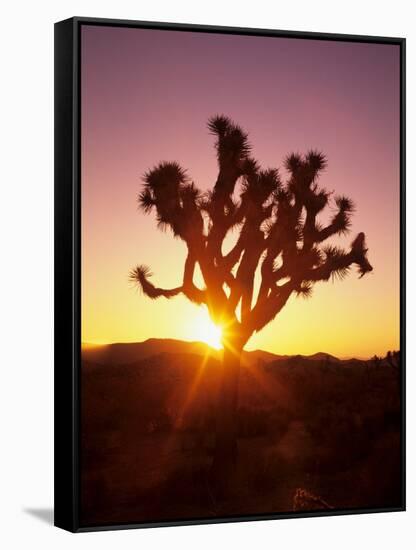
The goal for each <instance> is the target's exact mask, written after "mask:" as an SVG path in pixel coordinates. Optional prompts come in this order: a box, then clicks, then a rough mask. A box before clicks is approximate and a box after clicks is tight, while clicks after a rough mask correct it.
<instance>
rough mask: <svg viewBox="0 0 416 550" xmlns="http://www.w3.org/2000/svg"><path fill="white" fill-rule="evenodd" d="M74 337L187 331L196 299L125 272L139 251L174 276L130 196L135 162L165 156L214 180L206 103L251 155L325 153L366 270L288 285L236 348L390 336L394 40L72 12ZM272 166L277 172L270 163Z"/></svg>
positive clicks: (396, 117) (395, 233)
mask: <svg viewBox="0 0 416 550" xmlns="http://www.w3.org/2000/svg"><path fill="white" fill-rule="evenodd" d="M81 44H82V50H81V55H82V68H81V71H82V72H81V88H82V91H81V95H82V97H81V115H82V158H81V161H82V180H81V185H82V339H83V341H84V342H90V343H108V342H131V341H142V340H145V339H147V338H150V337H158V338H164V337H170V338H179V339H183V340H193V339H196V338H195V337H196V334H197V331H196V329H195V327H197V326H198V323H199V322H200V321H201V320H203V319H204V318H205V316H206V315H207V313H206V312H205V311H204V310H203V309H202V308H198V307H197V306H195V305H192V304H190V303H189V302H187V300H186V299H185V298H182V297H178V298H175V299H172V300H170V301H167V300H165V299H163V298H161V299H159V300H158V301H151V300H149V299H148V298H146V297H144V296H142V295H141V294H140V293H138V292H137V291H136V290H134V289H133V288H132V287H131V286H130V285H129V282H128V273H129V270H130V268H131V267H133V266H135V265H136V264H141V263H145V264H148V265H150V266H151V268H152V271H153V272H154V274H155V275H154V277H153V279H152V281H153V282H154V283H155V284H157V285H159V286H167V287H169V286H177V285H178V284H179V283H180V281H181V278H182V267H183V261H184V258H185V246H184V244H183V243H181V242H180V241H178V240H175V239H174V238H173V236H172V235H171V234H170V233H162V232H160V231H158V230H157V229H156V225H155V221H154V218H153V216H152V215H150V216H145V215H144V214H142V213H141V212H139V211H138V209H137V203H136V197H137V194H138V192H139V190H140V188H141V176H142V174H143V173H144V172H145V171H146V170H148V169H149V168H151V167H152V166H153V165H155V164H156V163H158V162H159V161H161V160H177V161H179V162H180V163H181V164H182V166H184V167H185V168H187V169H188V171H189V175H190V176H191V177H192V178H193V180H194V181H195V183H196V184H197V185H198V186H199V187H200V188H201V189H209V188H210V187H211V186H212V185H213V183H214V182H215V178H216V159H215V151H214V148H213V138H212V136H210V135H209V133H208V131H207V128H206V122H207V119H208V117H210V116H211V115H213V114H217V113H224V114H226V115H228V116H230V117H231V118H232V119H234V120H235V121H236V122H238V123H239V124H240V125H241V126H242V127H243V128H244V129H246V130H247V131H248V132H249V135H250V141H251V143H252V145H253V154H254V156H255V157H256V158H257V159H258V160H259V161H260V162H261V164H262V165H263V166H264V167H281V166H282V162H283V159H284V157H285V155H286V154H287V153H289V152H291V151H298V152H305V151H306V150H308V149H310V148H318V149H321V150H322V151H324V152H325V153H326V155H327V157H328V161H329V165H328V168H327V170H326V172H325V174H324V175H323V177H322V179H321V184H322V185H323V186H325V187H326V188H328V189H330V190H334V191H335V192H336V193H342V194H347V195H348V196H350V197H351V198H353V200H354V201H355V203H356V206H357V211H356V213H355V215H354V218H353V228H352V232H351V235H350V236H348V237H346V238H341V239H338V242H339V244H345V245H347V244H348V243H349V242H351V240H352V238H353V237H354V236H355V235H356V234H357V233H358V232H359V231H364V232H365V233H366V236H367V242H368V246H369V249H370V252H369V257H370V261H371V263H372V265H373V266H374V271H373V273H371V274H369V275H367V276H366V277H364V278H363V279H358V276H357V275H356V273H355V272H354V273H352V274H351V275H350V276H349V278H348V279H347V280H345V281H342V282H334V283H326V284H322V283H321V284H318V285H316V286H315V289H314V293H313V297H312V298H311V299H309V300H304V299H301V298H295V297H293V298H291V299H290V301H289V303H288V304H287V306H286V308H285V309H284V310H283V311H282V312H281V314H280V315H279V316H278V317H277V318H276V319H275V321H274V322H272V323H271V324H270V325H268V326H267V327H266V328H265V329H264V330H263V331H262V332H260V333H259V334H256V335H255V336H254V337H253V338H252V339H251V340H250V342H249V344H248V346H247V348H248V349H256V348H260V349H264V350H268V351H272V352H275V353H282V354H283V353H288V354H296V353H301V354H309V353H314V352H317V351H325V352H328V353H333V354H335V355H338V356H340V357H346V356H359V357H368V356H372V355H374V354H375V353H377V354H384V353H385V352H386V351H387V350H389V349H398V348H399V223H400V221H399V199H400V195H399V193H400V190H399V186H400V173H399V168H400V162H399V160H400V159H399V155H400V139H399V131H400V127H399V124H400V101H399V92H400V76H399V73H400V51H399V46H396V45H384V44H365V43H347V42H332V41H331V42H327V41H321V40H299V39H286V38H275V37H273V38H272V37H255V36H236V35H221V34H206V33H195V32H180V31H155V30H144V29H134V28H117V27H104V26H103V27H100V26H83V27H82V42H81ZM282 174H283V175H285V173H284V171H282Z"/></svg>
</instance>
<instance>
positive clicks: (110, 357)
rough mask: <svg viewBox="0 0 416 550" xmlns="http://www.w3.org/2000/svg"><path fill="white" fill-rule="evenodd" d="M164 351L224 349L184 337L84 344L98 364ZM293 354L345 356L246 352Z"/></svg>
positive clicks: (247, 356) (255, 357)
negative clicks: (178, 338) (213, 347)
mask: <svg viewBox="0 0 416 550" xmlns="http://www.w3.org/2000/svg"><path fill="white" fill-rule="evenodd" d="M162 353H174V354H182V353H185V354H194V355H207V354H208V355H210V356H211V357H215V358H219V357H220V354H221V351H217V350H214V349H212V348H210V347H209V346H208V345H207V344H204V343H203V342H185V341H183V340H174V339H171V338H149V339H148V340H145V341H144V342H128V343H114V344H105V345H96V344H88V343H85V344H82V358H83V360H85V361H89V362H92V363H96V364H106V365H117V364H128V363H134V362H137V361H142V360H143V359H147V358H149V357H152V356H155V355H160V354H162ZM291 357H298V358H302V359H310V360H314V361H323V360H325V359H327V360H329V361H332V362H341V359H338V358H337V357H335V356H333V355H330V354H328V353H323V352H318V353H314V354H313V355H277V354H274V353H270V352H268V351H263V350H255V351H245V352H243V361H246V362H248V363H255V362H258V361H263V362H265V363H271V362H273V361H281V360H287V359H290V358H291Z"/></svg>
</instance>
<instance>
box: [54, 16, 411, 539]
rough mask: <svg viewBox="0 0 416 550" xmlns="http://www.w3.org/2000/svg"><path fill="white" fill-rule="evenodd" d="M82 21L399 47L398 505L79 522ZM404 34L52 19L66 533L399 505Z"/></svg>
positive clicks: (58, 395) (61, 520) (59, 475)
mask: <svg viewBox="0 0 416 550" xmlns="http://www.w3.org/2000/svg"><path fill="white" fill-rule="evenodd" d="M82 25H98V26H117V27H131V28H142V29H154V30H175V31H181V32H189V31H191V32H193V33H195V32H196V33H221V34H228V35H233V34H234V35H252V36H269V37H285V38H294V39H296V38H302V39H312V40H316V39H319V40H325V41H344V42H365V43H378V44H394V45H398V46H400V58H401V62H400V86H401V93H400V282H401V288H400V344H401V361H402V365H401V495H402V499H401V504H400V506H398V507H396V508H384V509H380V508H377V509H371V508H368V509H364V508H363V509H345V510H330V511H328V512H322V511H318V512H314V511H310V512H287V513H277V514H276V513H270V514H264V515H253V516H242V517H224V518H198V519H192V520H178V521H155V522H150V523H127V524H115V525H88V526H87V525H82V524H80V518H79V502H80V473H79V471H80V462H79V461H80V457H79V449H80V441H79V438H80V391H81V388H80V360H81V358H80V353H81V336H80V324H81V323H80V321H81V320H80V315H81V307H80V300H81V297H80V294H81V293H80V280H81V260H80V247H81V234H80V233H81V232H80V224H81V218H80V215H81V210H80V208H81V205H80V186H81V174H80V154H81V150H80V121H81V112H80V30H81V27H82ZM405 52H406V40H405V39H404V38H389V37H376V36H358V35H347V34H328V33H318V32H294V31H282V30H270V29H250V28H234V27H221V26H205V25H189V24H178V23H159V22H143V21H129V20H117V19H100V18H88V17H73V18H71V19H67V20H64V21H61V22H58V23H56V24H55V173H54V175H55V371H54V375H55V383H54V391H55V405H54V407H55V408H54V413H55V432H54V436H55V447H54V448H55V478H54V487H55V496H54V498H55V525H56V526H57V527H60V528H63V529H66V530H68V531H71V532H83V531H98V530H109V529H129V528H142V527H161V526H174V525H194V524H205V523H223V522H239V521H251V520H265V519H282V518H299V517H312V516H328V515H329V516H333V515H342V514H362V513H372V512H392V511H404V510H405V486H406V484H405V480H406V465H405V449H406V424H405V421H406V418H405V389H406V388H405V345H406V342H405V330H406V325H405V322H406V320H405V314H406V312H405V284H406V280H405V277H406V275H405V270H406V260H405V160H406V159H405V149H406V141H405V140H406V123H405V113H406V89H405V88H406V76H405V75H406V68H405V55H406V53H405Z"/></svg>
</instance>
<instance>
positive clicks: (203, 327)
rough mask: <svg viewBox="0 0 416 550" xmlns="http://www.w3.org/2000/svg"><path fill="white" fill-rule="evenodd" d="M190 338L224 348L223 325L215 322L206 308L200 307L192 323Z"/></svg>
mask: <svg viewBox="0 0 416 550" xmlns="http://www.w3.org/2000/svg"><path fill="white" fill-rule="evenodd" d="M190 332H191V334H190V338H191V339H192V340H197V341H198V342H204V343H205V344H208V346H210V347H211V348H214V349H218V350H219V349H222V330H221V327H220V326H218V325H216V324H215V323H213V321H212V320H211V318H210V316H209V313H208V311H207V309H206V308H199V309H198V313H197V314H196V315H195V317H194V318H193V319H192V322H191V324H190Z"/></svg>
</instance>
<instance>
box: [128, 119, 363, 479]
mask: <svg viewBox="0 0 416 550" xmlns="http://www.w3.org/2000/svg"><path fill="white" fill-rule="evenodd" d="M208 128H209V130H210V132H211V133H212V135H213V136H214V137H215V148H216V153H217V160H218V177H217V180H216V182H215V185H214V187H213V190H212V191H210V192H208V193H201V191H200V190H199V189H198V187H197V186H196V185H195V183H194V182H193V181H192V180H190V178H189V177H188V175H187V172H186V171H185V170H184V169H183V168H182V167H181V166H180V165H179V164H178V163H177V162H161V163H159V164H158V165H156V166H155V167H154V168H152V169H151V170H149V171H148V172H146V173H145V174H144V178H143V179H144V187H143V189H142V191H141V193H140V194H139V197H138V201H139V205H140V207H141V209H142V210H143V211H144V212H145V213H149V212H151V211H153V210H154V211H155V212H156V217H157V222H158V226H159V227H160V228H163V229H164V228H169V229H170V230H171V231H172V232H173V234H174V236H175V237H177V238H180V239H181V240H182V241H184V243H185V244H186V247H187V258H186V261H185V264H184V271H183V280H182V282H181V283H180V285H179V286H177V287H176V288H171V289H163V288H158V287H156V286H154V285H153V284H152V283H151V282H150V280H149V278H150V276H151V272H150V269H149V268H148V267H146V266H144V265H140V266H138V267H136V268H134V269H133V270H132V271H131V279H132V280H133V281H134V282H136V283H138V285H139V286H140V287H141V288H142V290H143V292H144V294H146V295H147V296H148V297H150V298H153V299H155V298H159V297H162V296H163V297H165V298H172V297H173V296H176V295H178V294H184V295H185V296H186V297H187V298H188V299H189V300H191V301H192V302H194V303H195V304H206V306H207V308H208V311H209V314H210V316H211V318H212V320H213V321H214V322H215V323H217V324H218V325H220V326H221V327H222V331H223V347H224V352H223V363H222V369H221V386H220V387H221V393H220V398H219V403H218V407H217V408H218V412H219V417H218V421H217V432H216V450H215V454H214V460H213V466H212V471H213V472H219V471H220V470H221V471H222V472H223V475H224V476H227V475H228V472H229V470H230V468H231V467H232V464H233V462H234V460H235V457H236V409H237V394H238V377H239V367H240V356H241V353H242V350H243V348H244V346H245V345H246V343H247V342H248V340H249V338H250V337H251V336H252V334H253V333H255V332H258V331H260V330H261V329H262V328H263V327H265V326H266V325H267V324H268V323H270V322H271V321H272V320H273V319H274V318H275V317H276V315H277V314H278V313H279V312H280V311H281V310H282V308H283V307H284V306H285V304H286V303H287V301H288V300H289V298H290V296H292V295H293V294H295V295H298V296H303V297H306V298H307V297H309V296H311V293H312V287H313V285H314V284H315V283H317V282H319V281H328V280H330V279H331V278H332V279H336V278H338V279H343V278H344V277H345V276H346V275H347V274H348V273H349V271H350V269H351V267H352V266H353V265H355V266H357V268H358V273H359V274H360V276H363V275H365V274H366V273H367V272H369V271H371V270H372V267H371V265H370V263H369V262H368V260H367V248H366V245H365V238H364V233H359V234H358V235H357V237H355V239H354V240H353V241H352V244H351V247H350V249H349V250H343V249H341V248H339V247H337V246H335V245H334V244H328V239H330V238H331V237H333V236H336V235H340V234H345V233H347V232H348V231H349V229H350V224H351V222H350V218H351V214H352V212H353V210H354V205H353V202H352V201H351V200H350V199H349V198H347V197H345V196H335V197H333V196H332V194H331V193H329V192H328V191H327V190H325V189H323V188H321V187H320V186H319V185H318V178H319V175H320V174H321V172H322V171H323V170H324V169H325V167H326V158H325V156H324V155H323V154H322V153H320V152H318V151H313V150H311V151H309V152H308V153H307V154H305V155H300V154H291V155H289V156H287V158H286V159H285V168H286V170H287V172H288V178H287V181H285V182H282V180H281V177H280V174H279V172H278V170H277V169H274V168H268V169H263V168H261V167H260V165H259V164H258V162H257V161H256V160H255V159H254V158H253V157H252V155H251V146H250V143H249V141H248V135H247V133H246V132H244V131H243V130H242V129H241V128H240V127H239V126H238V125H236V124H235V123H234V122H233V121H231V120H230V119H229V118H228V117H226V116H223V115H221V116H214V117H212V118H211V119H210V120H209V122H208ZM331 203H332V206H333V207H334V211H333V213H332V217H331V219H330V221H329V223H328V224H326V225H322V224H321V223H320V222H319V221H318V215H319V214H320V213H321V212H322V211H323V210H324V209H325V207H327V206H330V204H331ZM233 230H234V231H237V232H238V234H237V239H236V242H235V244H234V245H233V246H232V248H231V250H229V251H228V252H227V253H224V249H223V243H224V240H225V238H226V237H227V235H228V234H229V233H230V232H232V231H233ZM325 243H327V244H325ZM197 264H198V265H199V268H200V270H201V273H202V276H203V279H204V287H203V288H198V286H197V285H196V284H195V282H194V271H195V267H196V266H197ZM257 268H258V271H257V273H258V274H259V285H258V289H257V285H256V288H255V273H256V270H257Z"/></svg>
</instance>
